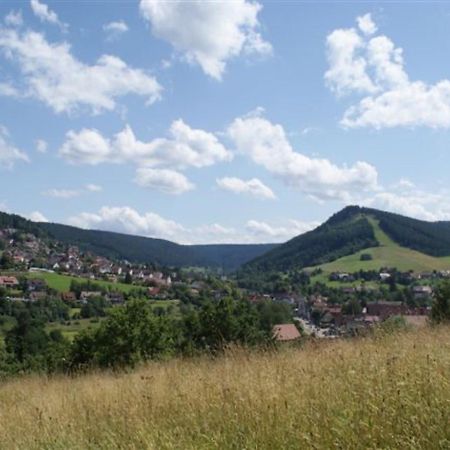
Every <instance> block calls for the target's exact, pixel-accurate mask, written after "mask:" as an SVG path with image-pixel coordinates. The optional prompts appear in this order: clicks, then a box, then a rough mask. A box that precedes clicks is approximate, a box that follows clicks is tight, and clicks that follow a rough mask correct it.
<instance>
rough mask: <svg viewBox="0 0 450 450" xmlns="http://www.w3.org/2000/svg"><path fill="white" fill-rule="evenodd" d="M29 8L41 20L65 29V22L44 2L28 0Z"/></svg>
mask: <svg viewBox="0 0 450 450" xmlns="http://www.w3.org/2000/svg"><path fill="white" fill-rule="evenodd" d="M30 6H31V9H32V11H33V13H34V15H35V16H36V17H38V18H39V20H40V21H41V22H47V23H50V24H52V25H57V26H58V27H59V28H61V30H63V31H65V30H67V24H65V23H62V22H61V21H60V20H59V18H58V15H57V14H56V13H55V11H52V10H51V9H50V8H49V7H48V6H47V5H46V4H45V3H41V2H39V0H30Z"/></svg>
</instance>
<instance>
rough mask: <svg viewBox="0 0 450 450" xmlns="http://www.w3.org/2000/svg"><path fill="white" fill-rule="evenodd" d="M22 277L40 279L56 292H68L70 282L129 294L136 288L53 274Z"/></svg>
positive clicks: (28, 274) (32, 273)
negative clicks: (94, 285) (89, 284)
mask: <svg viewBox="0 0 450 450" xmlns="http://www.w3.org/2000/svg"><path fill="white" fill-rule="evenodd" d="M19 275H20V274H19ZM24 275H26V276H27V277H28V278H42V279H44V280H45V281H46V283H47V285H48V287H50V288H52V289H55V290H56V291H58V292H67V291H69V290H70V284H71V283H72V281H78V282H79V283H81V282H86V281H91V282H93V283H95V284H97V285H98V286H101V287H102V288H105V289H110V290H114V291H119V292H124V293H127V292H130V291H131V290H132V289H136V286H133V285H131V284H124V283H112V282H110V281H103V280H90V279H88V278H82V277H74V276H70V275H62V274H59V273H55V272H27V273H24Z"/></svg>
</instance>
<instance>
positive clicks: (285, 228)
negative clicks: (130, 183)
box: [68, 206, 318, 244]
mask: <svg viewBox="0 0 450 450" xmlns="http://www.w3.org/2000/svg"><path fill="white" fill-rule="evenodd" d="M68 223H69V224H70V225H73V226H77V227H81V228H88V229H101V230H107V231H116V232H119V233H130V234H137V235H141V236H148V237H154V238H161V239H169V240H172V241H175V242H179V243H183V244H208V243H268V242H284V241H286V240H287V239H290V238H292V237H294V236H297V235H298V234H301V233H304V232H306V231H309V230H311V229H312V228H314V227H316V226H317V225H318V223H317V222H301V221H296V220H290V221H288V222H287V224H285V225H272V224H269V223H265V222H258V221H255V220H249V221H248V223H246V224H245V225H244V226H242V227H240V228H235V227H229V226H223V225H221V224H218V223H212V224H206V225H198V226H194V227H186V226H184V225H182V224H180V223H178V222H176V221H174V220H171V219H167V218H164V217H162V216H160V215H159V214H156V213H154V212H145V213H139V212H138V211H136V210H135V209H133V208H131V207H129V206H118V207H110V206H104V207H102V208H101V209H100V210H99V211H98V212H95V213H89V212H83V213H81V214H78V215H76V216H72V217H70V218H69V219H68Z"/></svg>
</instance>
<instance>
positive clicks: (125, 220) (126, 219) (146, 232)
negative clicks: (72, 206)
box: [68, 206, 184, 239]
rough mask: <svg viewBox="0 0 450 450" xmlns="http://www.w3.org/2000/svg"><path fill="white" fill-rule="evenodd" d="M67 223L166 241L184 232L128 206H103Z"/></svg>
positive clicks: (152, 215)
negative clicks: (94, 211)
mask: <svg viewBox="0 0 450 450" xmlns="http://www.w3.org/2000/svg"><path fill="white" fill-rule="evenodd" d="M68 222H69V223H70V224H71V225H73V226H77V227H81V228H97V229H103V230H110V231H117V232H125V233H131V234H137V235H143V236H151V237H161V238H166V239H170V238H175V237H176V236H178V234H179V233H181V232H184V227H183V226H181V225H180V224H178V223H176V222H175V221H173V220H168V219H164V218H163V217H161V216H160V215H158V214H155V213H152V212H147V213H144V214H142V215H141V214H139V213H138V212H137V211H136V210H134V209H133V208H130V207H128V206H123V207H109V206H104V207H103V208H101V209H100V210H99V211H98V213H86V212H84V213H81V214H79V215H78V216H73V217H71V218H69V220H68Z"/></svg>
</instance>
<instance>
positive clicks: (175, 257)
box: [40, 223, 275, 270]
mask: <svg viewBox="0 0 450 450" xmlns="http://www.w3.org/2000/svg"><path fill="white" fill-rule="evenodd" d="M40 225H41V227H42V228H43V229H45V230H46V231H47V232H48V233H49V234H50V235H51V236H52V237H54V238H55V239H57V240H58V241H60V242H65V243H70V244H75V245H77V246H79V247H80V248H81V249H83V250H89V251H92V252H93V253H96V254H98V255H102V256H106V257H113V258H117V259H126V260H128V261H133V262H145V263H157V264H161V265H164V266H177V267H181V266H201V267H221V268H224V269H225V270H234V269H236V268H238V267H239V266H240V265H242V264H244V263H246V262H248V261H250V260H251V259H253V258H256V257H258V256H260V255H261V254H263V253H266V252H267V251H269V250H272V249H273V248H274V247H275V244H261V245H260V244H255V245H250V244H249V245H234V244H217V245H180V244H176V243H174V242H171V241H167V240H164V239H155V238H147V237H142V236H132V235H128V234H122V233H114V232H110V231H98V230H83V229H81V228H75V227H71V226H67V225H59V224H54V223H43V224H40Z"/></svg>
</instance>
